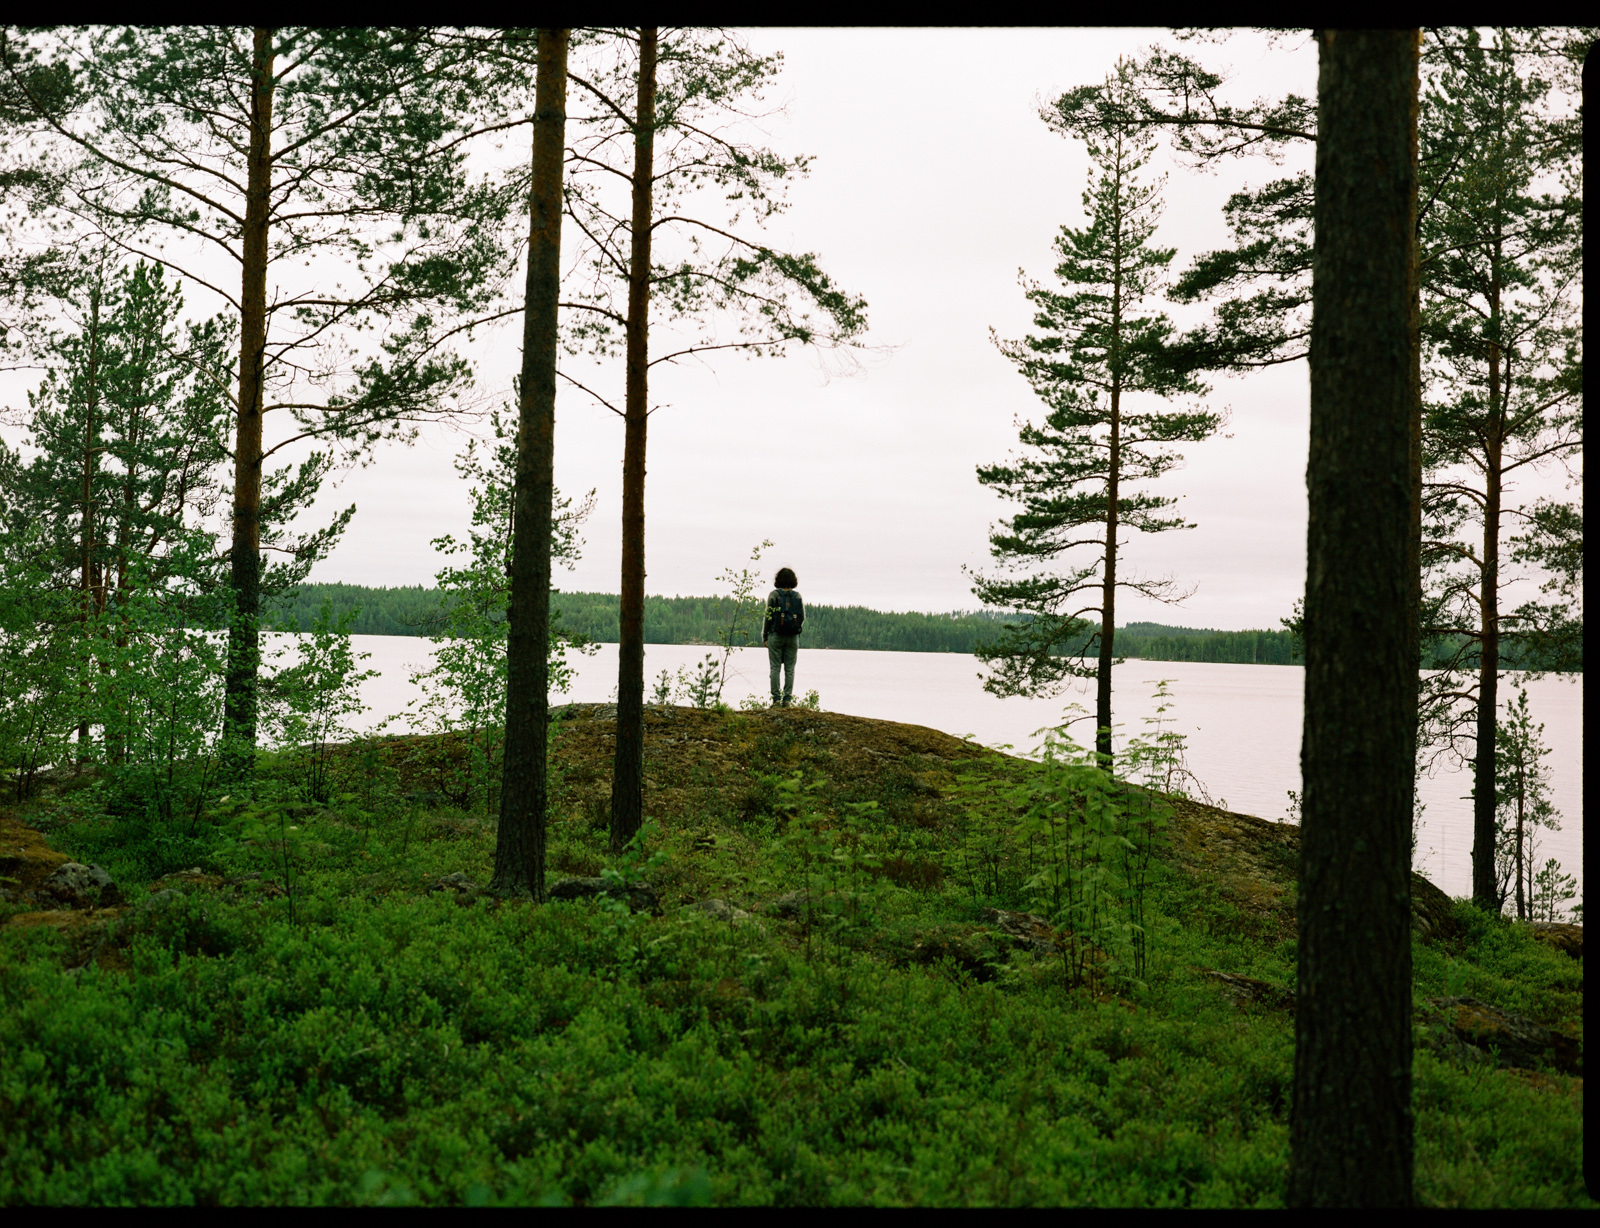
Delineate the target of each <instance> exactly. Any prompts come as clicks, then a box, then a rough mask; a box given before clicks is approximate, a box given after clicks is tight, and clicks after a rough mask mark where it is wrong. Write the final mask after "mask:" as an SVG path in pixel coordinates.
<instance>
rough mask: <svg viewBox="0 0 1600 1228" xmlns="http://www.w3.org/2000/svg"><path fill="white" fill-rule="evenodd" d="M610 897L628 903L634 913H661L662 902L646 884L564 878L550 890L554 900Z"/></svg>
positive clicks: (602, 879) (600, 879) (601, 879)
mask: <svg viewBox="0 0 1600 1228" xmlns="http://www.w3.org/2000/svg"><path fill="white" fill-rule="evenodd" d="M600 895H610V896H615V897H616V898H618V899H621V900H624V901H626V902H627V905H628V908H629V909H630V910H632V911H633V912H659V911H660V909H661V901H660V900H659V899H658V898H657V896H656V893H655V889H654V888H653V887H651V886H649V885H648V884H646V883H635V884H630V885H624V884H622V883H618V882H614V881H612V880H608V879H604V878H564V879H562V880H561V881H560V882H558V883H556V885H555V886H553V887H551V888H550V898H551V899H552V900H592V899H594V898H595V897H596V896H600Z"/></svg>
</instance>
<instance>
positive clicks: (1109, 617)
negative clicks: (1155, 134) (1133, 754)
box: [1094, 137, 1123, 772]
mask: <svg viewBox="0 0 1600 1228" xmlns="http://www.w3.org/2000/svg"><path fill="white" fill-rule="evenodd" d="M1121 147H1122V146H1121V139H1120V137H1119V138H1118V149H1119V150H1120V149H1121ZM1117 167H1118V176H1119V181H1118V184H1117V206H1116V234H1115V237H1114V238H1113V239H1112V248H1111V252H1112V255H1111V261H1112V270H1113V272H1112V284H1111V355H1110V357H1111V438H1110V440H1109V441H1108V442H1109V444H1110V449H1111V451H1110V455H1109V457H1108V459H1107V462H1106V561H1105V589H1104V594H1103V596H1102V597H1101V599H1100V660H1099V662H1098V663H1097V665H1096V668H1095V702H1094V709H1095V711H1094V724H1095V734H1094V748H1095V756H1096V758H1097V759H1098V760H1099V763H1100V766H1101V767H1103V768H1105V769H1106V771H1108V772H1109V771H1110V770H1111V664H1112V662H1113V661H1115V660H1116V655H1117V654H1116V634H1117V499H1118V497H1119V495H1120V494H1121V488H1122V482H1121V478H1122V255H1123V253H1122V223H1123V218H1122V205H1121V200H1122V183H1121V178H1120V177H1121V174H1122V158H1121V155H1120V153H1119V155H1118V158H1117Z"/></svg>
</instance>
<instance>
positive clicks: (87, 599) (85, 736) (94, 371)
mask: <svg viewBox="0 0 1600 1228" xmlns="http://www.w3.org/2000/svg"><path fill="white" fill-rule="evenodd" d="M100 331H101V330H100V285H99V284H98V283H97V284H96V285H94V286H93V287H91V288H90V290H89V353H88V356H87V360H86V366H87V370H86V371H85V379H84V388H83V457H82V461H81V471H82V487H83V489H82V498H83V515H82V516H81V517H80V518H79V523H78V528H79V555H80V557H79V570H80V575H79V579H78V587H79V590H80V592H81V596H80V597H79V615H78V617H79V620H80V621H81V622H82V623H83V638H84V643H85V649H86V650H87V645H88V639H89V636H90V635H92V634H93V632H92V630H91V626H92V621H93V618H94V613H95V583H96V580H97V578H98V577H97V574H96V570H95V545H96V542H95V533H96V532H97V528H96V524H95V514H94V475H95V470H96V469H97V468H98V466H99V461H98V459H97V458H98V457H99V455H100V448H99V445H98V443H97V442H96V441H97V440H98V438H99V435H100V419H99V414H100V342H101V336H100ZM92 686H93V684H92V683H91V682H90V680H89V676H88V674H87V672H86V673H85V674H84V676H83V679H82V681H80V682H79V683H78V698H79V700H80V701H81V702H82V704H83V715H82V717H81V719H80V720H79V721H78V762H79V763H83V762H85V761H86V760H87V759H88V758H89V723H90V722H89V707H90V692H91V688H92Z"/></svg>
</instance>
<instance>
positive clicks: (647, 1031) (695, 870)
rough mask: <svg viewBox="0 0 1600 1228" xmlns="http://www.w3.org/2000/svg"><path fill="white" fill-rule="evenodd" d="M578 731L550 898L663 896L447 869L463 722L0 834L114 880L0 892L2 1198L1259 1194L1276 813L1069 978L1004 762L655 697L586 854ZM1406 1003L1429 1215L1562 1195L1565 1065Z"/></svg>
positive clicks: (29, 819) (601, 723)
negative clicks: (626, 885)
mask: <svg viewBox="0 0 1600 1228" xmlns="http://www.w3.org/2000/svg"><path fill="white" fill-rule="evenodd" d="M608 716H609V714H608V713H607V712H606V710H605V709H603V708H602V709H595V708H583V709H574V710H572V711H571V712H569V713H568V714H567V715H566V717H565V718H564V719H562V720H560V721H558V722H557V723H556V725H555V728H556V729H557V737H556V743H555V751H554V754H553V760H552V769H553V770H552V779H553V782H554V799H553V811H554V813H553V816H552V823H551V839H550V856H549V861H550V881H551V882H552V883H553V882H555V881H557V880H558V879H561V878H563V877H566V876H595V875H599V874H601V873H602V872H603V871H606V870H608V869H609V870H611V871H613V872H615V873H617V874H620V875H621V876H622V877H623V878H625V879H626V878H630V877H631V878H633V879H636V880H637V879H640V878H643V879H645V880H647V881H648V883H649V885H650V886H651V888H652V889H653V891H654V893H655V895H656V898H657V899H658V900H659V906H658V908H657V909H655V910H643V911H638V912H634V911H630V909H629V908H628V906H627V905H626V904H625V903H623V902H622V900H621V898H620V897H617V896H607V895H601V896H598V897H595V898H589V899H580V900H574V901H570V902H558V903H551V904H546V905H540V906H534V905H530V904H520V903H507V902H500V901H496V900H494V899H492V898H490V897H488V896H486V895H484V894H482V893H480V892H477V891H474V890H473V889H471V887H470V886H469V885H467V884H468V883H469V882H470V883H476V884H484V883H486V882H487V881H488V878H489V873H490V868H491V866H492V861H493V851H494V836H495V831H494V822H493V818H492V815H493V811H494V798H493V795H492V792H486V791H485V790H483V789H482V788H481V783H482V781H481V773H479V774H477V775H475V774H474V770H473V767H472V764H471V762H470V760H471V748H470V744H469V743H468V742H466V741H461V740H454V741H452V740H449V739H440V738H396V739H390V740H387V741H383V742H374V743H367V744H361V745H356V746H351V747H346V748H341V752H340V754H339V755H338V756H337V757H336V760H335V772H334V780H333V793H332V795H331V796H330V797H329V799H328V800H327V801H326V802H324V803H321V804H317V803H313V802H311V801H308V800H306V795H305V791H304V788H303V781H302V780H301V779H300V768H299V766H298V765H297V763H296V761H295V760H294V759H292V758H290V757H283V758H273V757H267V758H265V759H264V760H263V762H262V765H261V770H260V773H259V778H258V783H257V786H256V789H255V792H254V796H253V797H252V798H251V799H250V800H248V801H246V800H244V799H241V798H236V797H230V798H226V799H217V800H215V801H212V802H210V803H208V804H207V805H206V806H204V807H203V808H201V809H200V810H199V811H197V812H195V813H194V814H191V815H188V816H186V817H185V818H183V819H181V820H176V821H173V822H170V823H163V822H158V821H152V820H150V819H148V818H147V817H145V815H144V814H143V813H142V812H141V811H140V809H139V806H138V804H137V802H138V799H137V798H129V797H127V796H125V795H122V794H120V793H119V792H118V790H117V788H116V786H115V782H114V781H111V780H108V779H105V778H100V777H95V776H92V775H85V776H82V777H75V778H74V777H60V778H57V779H56V780H54V781H52V782H51V783H50V784H49V786H48V787H47V788H46V790H45V791H44V793H43V794H42V795H41V796H40V797H38V798H36V799H34V800H32V801H30V802H28V803H26V804H23V805H19V806H13V807H11V808H9V809H8V810H6V811H5V812H4V813H3V814H0V857H11V858H12V860H11V861H7V862H6V866H8V867H10V868H9V869H6V870H5V874H6V876H7V877H8V878H9V879H10V880H11V882H10V885H11V886H12V887H13V888H19V887H23V886H26V887H33V886H36V885H37V883H36V882H33V881H24V880H25V879H27V877H28V876H30V875H31V876H32V877H33V878H34V879H37V878H39V877H40V876H41V871H40V869H39V866H41V865H42V864H43V862H41V861H40V858H44V859H49V858H54V859H55V860H56V861H59V860H61V859H63V858H65V857H71V858H73V859H76V860H79V861H84V862H93V863H97V864H99V865H102V866H104V867H105V868H106V869H107V870H109V871H110V872H111V874H112V875H113V877H114V878H115V879H116V880H117V882H118V883H119V884H120V885H121V887H122V889H123V893H124V895H125V897H126V898H125V900H124V901H123V902H121V903H120V904H118V905H117V906H115V907H107V908H101V909H96V910H92V911H85V910H81V909H80V910H76V911H68V910H49V909H41V908H40V907H38V904H37V902H33V903H29V902H26V901H23V900H19V901H18V902H15V903H12V904H8V905H4V906H0V921H3V922H4V924H0V1202H4V1203H6V1204H13V1205H14V1204H22V1203H91V1204H116V1203H160V1204H177V1203H202V1204H212V1205H215V1204H240V1203H246V1204H249V1203H255V1204H307V1203H339V1204H347V1203H362V1204H370V1203H425V1204H439V1203H445V1204H514V1203H515V1204H527V1203H584V1204H601V1203H655V1204H661V1203H690V1204H694V1203H716V1204H763V1203H783V1204H812V1205H823V1204H846V1205H856V1204H882V1205H926V1206H952V1205H1022V1204H1045V1205H1101V1206H1231V1207H1245V1206H1277V1205H1281V1201H1282V1195H1283V1188H1284V1178H1285V1171H1286V1166H1287V1160H1288V1112H1289V1095H1290V1088H1291V1084H1292V1061H1293V1015H1292V1009H1293V999H1292V992H1291V990H1292V986H1293V983H1294V961H1295V932H1294V872H1295V857H1296V851H1295V839H1294V830H1293V829H1292V828H1289V827H1286V826H1284V825H1280V824H1273V823H1266V822H1264V821H1262V820H1259V819H1254V818H1252V817H1250V816H1244V815H1233V814H1228V813H1226V812H1223V811H1220V810H1216V809H1214V808H1211V807H1207V806H1202V805H1200V804H1198V803H1194V802H1189V801H1185V800H1182V799H1179V800H1177V801H1175V802H1174V813H1173V817H1172V821H1171V825H1170V827H1169V829H1168V831H1167V834H1166V838H1165V840H1164V843H1163V844H1162V846H1161V851H1160V855H1159V857H1158V859H1157V861H1156V864H1155V867H1154V872H1153V873H1152V876H1151V878H1150V882H1149V886H1148V889H1147V897H1148V898H1147V926H1146V928H1147V933H1148V939H1149V955H1148V963H1147V965H1146V967H1145V968H1144V970H1143V975H1142V977H1139V978H1137V979H1134V978H1131V977H1128V976H1123V977H1120V978H1116V977H1102V978H1099V979H1097V980H1095V981H1093V982H1091V983H1089V984H1083V983H1074V981H1073V979H1072V978H1070V977H1069V976H1068V975H1067V967H1066V964H1065V962H1064V959H1063V957H1062V954H1061V952H1060V951H1059V950H1057V949H1056V947H1055V946H1054V945H1053V942H1052V937H1051V935H1052V933H1053V931H1052V929H1051V927H1050V925H1049V924H1048V923H1044V924H1041V923H1039V922H1036V921H1034V920H1029V919H1028V917H1027V915H1026V914H1028V913H1029V912H1030V910H1032V911H1033V912H1037V911H1039V910H1040V908H1041V905H1040V903H1039V900H1038V899H1037V897H1036V896H1034V895H1032V894H1030V893H1029V891H1028V889H1027V887H1026V883H1027V880H1028V877H1029V874H1028V870H1029V857H1030V852H1029V850H1028V848H1026V847H1025V846H1024V843H1023V842H1022V841H1020V839H1018V840H1013V839H1011V838H1010V837H1009V836H1008V834H1007V833H1008V828H1007V825H1006V824H1007V814H1006V812H1005V806H1006V804H1007V803H1006V801H1005V799H1006V798H1007V797H1009V796H1011V795H1010V794H1008V793H1007V792H1006V790H1007V789H1008V788H1009V787H1011V786H1013V785H1015V784H1016V783H1017V782H1019V781H1024V780H1025V779H1026V777H1027V773H1028V772H1029V771H1030V770H1031V769H1030V767H1029V765H1028V764H1026V763H1025V762H1023V761H1019V760H1016V759H1011V758H1008V757H1006V756H1004V755H1001V754H998V753H996V752H994V751H990V750H985V749H983V748H981V747H978V746H975V745H973V744H971V743H966V742H962V741H960V740H958V739H955V738H951V737H948V736H946V735H944V734H940V733H937V732H935V731H932V730H928V729H923V728H920V727H916V726H908V725H900V724H894V723H891V722H883V721H871V720H865V719H862V718H856V717H848V716H842V715H838V714H833V713H826V712H812V711H804V710H793V709H791V710H788V711H784V712H748V713H745V712H738V713H736V712H726V711H723V712H716V711H698V710H692V709H684V708H676V709H670V708H661V709H652V710H651V711H650V713H649V716H648V718H647V785H646V797H645V812H646V816H647V819H648V820H649V823H650V826H649V829H648V832H647V836H646V839H645V841H644V846H643V848H642V849H637V850H634V851H633V852H631V853H630V854H628V855H626V856H624V857H623V858H620V859H619V858H617V857H615V856H613V855H612V854H611V853H610V852H609V851H608V849H607V844H606V835H605V823H606V819H607V814H606V810H607V804H608V797H609V758H610V753H611V749H612V746H613V744H614V736H615V726H614V723H613V722H612V721H611V720H610V719H608ZM474 781H477V782H478V783H476V784H475V783H474ZM803 816H810V821H811V822H812V831H813V835H816V834H817V833H820V834H821V836H822V837H825V840H824V845H823V846H817V845H816V844H815V842H813V844H811V845H806V844H805V843H804V842H803V841H800V840H798V839H797V836H796V833H797V832H798V831H799V830H800V828H801V826H802V817H803ZM38 833H43V842H44V843H41V840H40V836H39V834H38ZM30 842H31V843H30ZM819 847H822V848H823V852H821V853H818V851H817V850H818V848H819ZM808 850H810V851H809V852H808ZM852 850H854V853H852ZM863 850H870V854H871V855H870V856H868V855H866V854H865V853H864V852H863ZM13 863H14V864H13ZM54 864H55V862H51V865H50V868H53V865H54ZM43 872H44V873H47V872H48V869H46V870H44V871H43ZM451 875H456V876H461V877H457V878H455V879H453V880H449V881H448V882H446V883H445V885H443V886H441V885H440V884H441V880H442V879H447V878H448V876H451ZM796 893H798V896H797V894H796ZM1435 894H1437V893H1435ZM797 898H798V899H799V900H801V901H802V903H801V906H798V907H797V906H796V905H795V901H796V899H797ZM713 899H715V900H721V901H724V902H725V903H726V904H727V905H728V907H727V908H718V907H712V908H709V909H708V908H704V907H700V906H699V905H700V904H701V903H703V902H704V901H707V900H713ZM785 900H787V903H785ZM1431 907H1432V908H1433V911H1434V922H1435V923H1434V924H1433V925H1431V926H1430V927H1426V928H1427V930H1428V934H1429V936H1428V937H1427V938H1426V940H1424V939H1423V938H1422V937H1418V939H1417V940H1416V943H1415V950H1414V960H1415V968H1416V989H1415V992H1416V997H1417V999H1418V1002H1419V1006H1421V1005H1423V1004H1425V1002H1426V1000H1427V999H1429V998H1437V997H1446V996H1460V995H1470V996H1471V997H1472V998H1473V999H1474V1000H1475V1001H1481V1002H1483V1003H1487V1004H1489V1005H1490V1006H1493V1007H1496V1008H1499V1009H1500V1010H1503V1011H1511V1012H1515V1013H1516V1014H1517V1015H1518V1016H1520V1017H1523V1018H1526V1019H1528V1020H1533V1021H1537V1023H1539V1024H1541V1025H1543V1026H1545V1027H1548V1028H1552V1029H1557V1030H1559V1031H1561V1032H1562V1033H1563V1034H1565V1035H1567V1036H1569V1037H1571V1038H1574V1039H1575V1041H1576V1043H1577V1046H1578V1049H1579V1052H1580V1053H1581V1042H1582V986H1583V981H1582V961H1581V959H1574V958H1573V957H1572V956H1570V955H1568V954H1565V953H1563V952H1561V951H1559V950H1556V949H1554V948H1552V947H1550V946H1548V945H1546V944H1544V943H1542V942H1540V941H1537V940H1536V938H1535V936H1534V935H1533V934H1532V933H1531V932H1530V931H1528V929H1527V928H1526V927H1519V926H1514V925H1510V924H1508V923H1506V922H1504V921H1502V920H1500V919H1497V918H1490V917H1484V916H1481V915H1479V914H1477V913H1475V912H1474V911H1473V910H1472V909H1471V908H1470V907H1469V906H1467V905H1464V904H1462V903H1459V902H1454V903H1452V902H1449V901H1446V902H1445V903H1444V904H1442V905H1440V904H1438V902H1437V901H1434V902H1433V904H1432V905H1431ZM1441 910H1442V912H1441ZM746 914H747V915H746ZM1428 1018H1430V1017H1429V1016H1428V1015H1427V1012H1426V1010H1423V1011H1419V1023H1418V1031H1417V1037H1418V1049H1417V1055H1416V1061H1415V1069H1414V1079H1415V1098H1414V1104H1415V1112H1416V1122H1417V1131H1416V1133H1417V1166H1416V1168H1417V1195H1418V1199H1419V1201H1420V1202H1422V1203H1424V1204H1426V1205H1433V1206H1529V1207H1533V1206H1552V1207H1554V1206H1589V1205H1591V1201H1590V1199H1589V1198H1588V1196H1587V1194H1586V1193H1585V1190H1584V1186H1583V1180H1582V1173H1581V1163H1582V1098H1583V1080H1582V1077H1581V1074H1576V1073H1571V1069H1572V1066H1571V1063H1570V1062H1568V1063H1567V1066H1568V1070H1566V1071H1564V1070H1562V1069H1559V1068H1558V1066H1557V1065H1555V1064H1551V1063H1548V1062H1538V1061H1535V1062H1532V1064H1530V1065H1523V1066H1513V1065H1507V1064H1505V1063H1504V1062H1503V1061H1500V1060H1497V1058H1496V1054H1495V1053H1493V1052H1486V1053H1483V1054H1478V1053H1477V1051H1473V1050H1470V1049H1468V1048H1463V1046H1461V1045H1459V1044H1455V1045H1450V1044H1441V1043H1438V1036H1437V1035H1436V1033H1437V1032H1438V1030H1439V1025H1438V1024H1437V1022H1434V1023H1431V1024H1430V1023H1428V1022H1427V1019H1428ZM1576 1069H1578V1070H1581V1059H1580V1064H1579V1065H1578V1066H1577V1067H1576Z"/></svg>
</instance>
